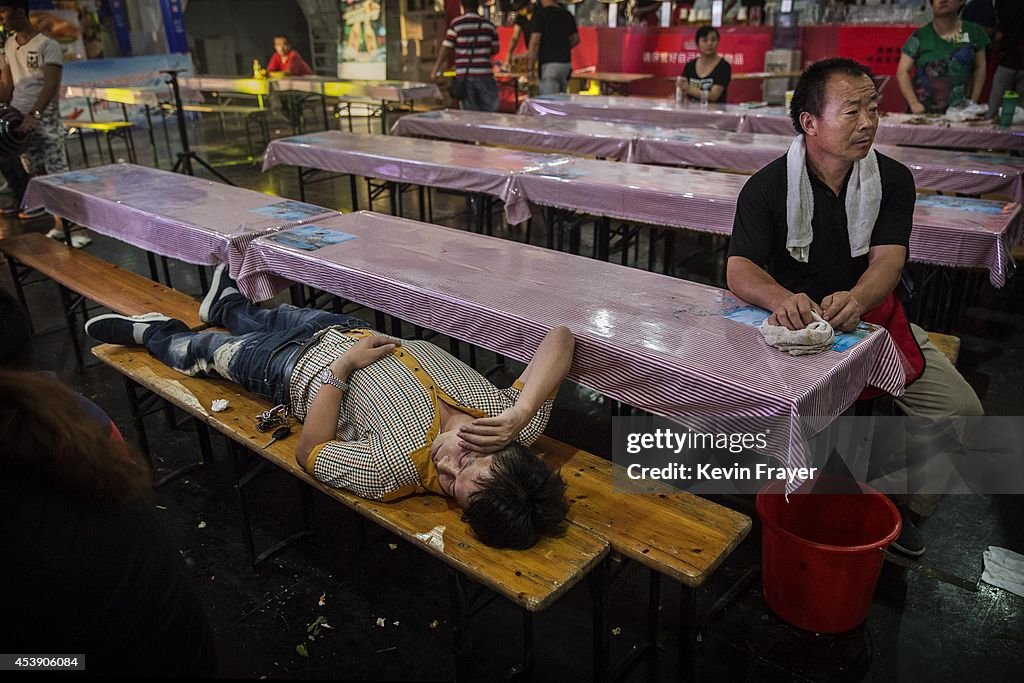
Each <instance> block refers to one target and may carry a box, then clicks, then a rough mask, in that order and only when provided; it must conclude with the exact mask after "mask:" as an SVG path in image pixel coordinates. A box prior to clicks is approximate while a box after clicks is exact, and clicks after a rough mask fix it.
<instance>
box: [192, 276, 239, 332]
mask: <svg viewBox="0 0 1024 683" xmlns="http://www.w3.org/2000/svg"><path fill="white" fill-rule="evenodd" d="M239 293H240V292H239V291H238V284H237V283H236V282H235V281H234V280H232V279H231V278H230V277H229V276H228V266H227V264H226V263H222V264H220V265H219V266H217V269H216V270H214V271H213V281H212V282H211V283H210V291H208V292H207V293H206V297H205V298H204V299H203V303H201V304H200V305H199V319H200V320H202V321H203V322H204V323H208V322H210V313H211V311H212V310H213V305H214V304H216V303H217V302H218V301H220V300H221V299H223V298H224V297H226V296H228V295H229V294H239Z"/></svg>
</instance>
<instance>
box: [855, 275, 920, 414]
mask: <svg viewBox="0 0 1024 683" xmlns="http://www.w3.org/2000/svg"><path fill="white" fill-rule="evenodd" d="M861 320H863V321H864V322H866V323H872V324H874V325H881V326H882V327H884V328H885V329H886V330H887V331H888V332H889V336H890V337H892V340H893V342H895V343H896V348H897V349H899V350H900V355H901V356H902V357H903V372H904V374H905V376H906V383H907V384H910V383H911V382H913V381H914V380H916V379H917V378H918V377H920V376H921V374H922V373H923V372H924V353H922V351H921V347H920V346H918V345H917V340H916V339H914V332H913V330H911V329H910V321H909V320H907V314H906V312H905V311H904V310H903V304H902V303H901V302H900V300H899V297H897V296H896V293H895V292H890V293H889V296H887V297H886V299H885V301H883V302H882V303H881V305H879V306H878V308H876V309H874V310H872V311H868V312H867V313H865V314H864V315H863V316H862V317H861ZM884 395H885V392H884V391H882V390H881V389H878V388H876V387H867V388H866V389H864V391H863V392H861V395H860V396H859V397H857V400H858V401H865V400H869V399H873V398H878V397H879V396H884Z"/></svg>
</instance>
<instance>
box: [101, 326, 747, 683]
mask: <svg viewBox="0 0 1024 683" xmlns="http://www.w3.org/2000/svg"><path fill="white" fill-rule="evenodd" d="M93 353H94V354H95V355H96V356H97V357H98V358H100V360H102V361H103V362H104V363H106V364H108V365H110V366H111V367H113V368H114V369H116V370H117V371H118V372H120V373H122V374H123V375H125V376H127V377H129V378H131V380H133V381H134V382H137V383H139V384H141V385H143V386H144V387H145V388H147V389H149V390H150V391H153V392H154V393H156V394H158V395H160V396H163V397H164V398H166V399H168V400H169V401H171V402H172V403H174V405H176V406H178V407H179V408H181V409H182V410H185V411H186V412H188V413H189V414H191V415H193V416H195V417H197V418H199V419H203V420H206V421H207V423H208V424H209V425H210V426H211V427H213V428H214V429H215V430H217V431H219V432H221V433H223V434H224V435H225V436H227V437H228V438H229V439H230V440H231V441H232V442H233V443H235V444H237V445H238V446H239V447H241V448H242V449H244V450H248V451H251V452H254V453H256V454H258V455H261V456H262V457H263V458H265V459H266V460H268V461H270V462H271V463H273V464H274V465H276V466H277V467H279V468H281V469H284V470H286V471H287V472H289V473H290V474H292V475H293V476H295V477H297V478H298V479H300V480H301V481H303V482H304V483H305V484H309V485H312V486H313V487H315V488H316V489H318V490H320V491H322V492H324V493H326V494H327V495H329V496H331V497H333V498H335V499H336V500H338V501H339V502H341V503H343V504H344V505H346V506H347V507H349V508H351V509H353V510H354V511H356V512H358V513H360V514H361V515H363V516H365V517H367V518H369V519H371V520H373V521H375V522H376V523H378V524H380V525H381V526H383V527H384V528H386V529H388V530H389V531H392V532H394V533H396V534H398V535H400V536H401V537H402V538H405V539H406V540H409V541H410V542H412V543H414V544H415V545H417V546H418V547H421V548H423V549H424V550H426V551H427V552H429V553H431V554H433V555H435V556H437V557H439V558H440V559H442V560H443V561H444V562H446V563H447V564H448V565H449V567H450V568H452V569H454V570H457V571H458V572H460V573H461V574H462V575H465V576H469V577H470V578H472V579H473V580H474V581H476V582H478V583H481V584H483V585H485V586H487V587H488V588H490V589H492V590H493V591H495V592H496V593H498V594H500V595H502V596H504V597H506V598H508V599H509V600H511V601H512V602H514V603H516V604H517V605H519V606H520V607H522V608H523V609H524V610H526V614H527V616H528V615H529V614H531V613H534V612H538V611H540V610H541V609H543V608H545V607H547V606H548V605H549V604H550V603H551V602H553V601H554V600H555V599H557V597H558V596H559V595H561V594H562V592H564V591H565V590H567V589H568V588H569V587H571V585H573V584H574V583H576V582H577V581H578V580H579V579H580V578H582V576H584V575H586V574H588V573H590V584H591V585H590V588H591V597H592V599H593V601H594V622H595V625H594V637H595V649H594V656H595V661H594V667H595V677H596V678H597V679H599V680H602V679H604V678H606V677H607V674H608V670H609V666H608V656H609V647H608V634H609V629H608V627H607V620H606V616H605V604H606V601H607V584H608V575H609V564H608V562H607V561H605V560H604V552H602V551H601V548H602V547H604V546H603V545H602V544H607V546H609V547H610V548H611V549H612V550H614V551H615V552H617V553H619V554H621V555H622V556H623V557H624V558H627V559H628V560H632V561H635V562H637V563H639V564H640V565H641V566H643V567H646V568H648V569H650V570H651V590H652V595H655V596H656V595H657V592H658V587H659V578H660V576H661V575H665V576H667V577H668V578H670V579H672V580H674V581H678V582H679V583H681V584H682V586H683V595H682V599H681V603H680V615H681V618H682V621H681V626H680V629H681V647H680V658H681V659H682V660H684V665H686V666H690V667H692V665H693V661H694V655H695V652H694V648H695V646H696V637H697V622H696V603H695V591H694V590H692V589H695V588H697V587H699V586H700V585H702V584H703V583H704V582H705V581H706V580H707V579H708V578H709V577H710V575H711V574H712V572H714V570H715V569H716V568H717V567H718V566H719V565H720V564H721V563H722V562H723V561H724V559H725V558H726V557H727V556H728V555H729V553H731V552H732V550H733V549H735V547H736V546H737V545H738V544H739V543H740V541H741V540H742V539H743V538H744V537H745V536H746V534H747V532H748V531H749V530H750V525H751V523H750V519H749V517H747V516H745V515H742V514H739V513H737V512H733V511H731V510H728V509H726V508H723V507H722V506H720V505H717V504H715V503H712V502H710V501H707V500H704V499H702V498H699V497H697V496H693V495H690V494H687V493H681V492H677V493H671V494H665V493H661V494H654V495H637V494H632V493H630V494H625V493H616V492H614V491H613V490H612V488H611V480H612V468H613V466H612V464H611V463H609V462H608V461H606V460H603V459H601V458H598V457H596V456H594V455H592V454H590V453H587V452H586V451H582V450H579V449H576V448H573V447H571V446H568V445H566V444H563V443H560V442H558V441H555V440H554V439H550V438H546V437H542V438H541V439H540V440H539V441H538V442H537V444H535V446H534V448H533V450H534V452H536V453H538V455H540V457H542V458H543V459H544V460H545V461H547V462H549V463H550V464H551V465H552V466H554V467H558V468H560V469H561V471H562V475H563V477H564V478H565V479H566V482H567V483H568V486H569V488H568V497H569V500H570V503H571V505H570V512H569V521H570V522H571V524H570V526H569V528H568V531H567V532H566V534H565V535H564V536H563V537H561V538H560V539H547V540H545V541H543V542H542V543H541V544H539V545H538V546H536V547H535V548H534V549H532V550H531V551H528V552H525V553H511V554H508V553H507V552H502V551H496V550H494V549H492V548H487V547H486V546H482V545H481V544H480V543H479V542H478V541H476V540H475V539H474V538H473V537H472V535H471V534H470V532H469V531H468V529H467V527H466V526H465V524H464V523H463V522H462V521H461V515H460V513H459V510H458V509H457V508H455V507H454V506H453V505H452V504H450V503H449V502H448V501H446V500H445V499H443V498H441V497H439V496H412V497H409V498H406V499H403V500H401V501H397V502H394V503H386V504H384V503H377V502H373V501H368V500H365V499H363V498H360V497H358V496H356V495H354V494H351V493H348V492H346V491H341V490H337V489H333V488H330V487H326V486H324V485H322V484H320V483H319V482H317V481H315V480H314V479H312V478H311V477H309V476H308V475H307V474H306V473H305V472H304V471H303V470H302V469H301V468H300V467H299V466H298V464H297V463H296V462H295V458H294V444H295V442H296V439H295V433H296V432H298V430H300V429H301V425H295V426H293V435H292V436H291V437H289V438H288V439H286V440H285V441H283V442H279V443H277V444H274V445H273V446H271V448H269V449H263V448H262V446H263V444H264V443H266V442H267V441H268V440H269V436H268V435H267V434H266V433H262V432H259V431H258V430H256V428H255V420H254V418H255V416H256V415H257V414H259V413H260V412H262V411H263V410H266V409H267V408H268V407H269V406H268V405H267V403H266V402H264V401H262V400H261V399H259V398H257V397H255V396H253V395H251V394H249V393H247V392H245V391H243V390H242V389H241V388H240V387H238V386H237V385H235V384H233V383H230V382H227V381H223V380H211V379H196V378H190V377H186V376H184V375H181V374H179V373H177V372H175V371H173V370H171V369H169V368H167V367H166V366H164V365H163V364H162V363H161V362H160V361H158V360H156V359H154V358H152V357H151V356H150V355H149V354H148V353H147V352H145V351H144V350H142V349H140V348H138V347H117V346H109V345H104V346H100V347H97V348H95V349H93ZM217 398H225V399H227V400H228V401H229V408H228V410H227V411H225V412H223V413H214V412H213V411H212V410H211V408H210V406H211V404H212V401H213V400H214V399H217ZM251 478H252V475H249V474H247V473H244V472H242V473H240V476H239V482H238V484H236V486H237V488H238V491H239V496H240V500H241V501H242V508H243V512H242V517H243V524H244V526H245V535H246V547H247V548H248V550H249V554H250V559H251V560H252V561H253V563H254V564H256V563H258V562H260V561H262V560H263V559H265V558H266V557H267V556H269V555H270V554H272V553H273V552H275V551H276V550H278V549H279V548H280V547H281V546H282V545H283V543H284V542H283V543H281V544H277V545H275V546H274V547H272V548H271V549H269V550H268V551H265V552H264V553H261V554H257V551H256V548H255V546H254V544H253V542H252V540H251V539H252V531H251V526H250V525H249V520H248V511H247V506H246V504H245V494H244V486H245V484H246V483H247V482H248V481H249V480H250V479H251ZM439 526H444V527H445V531H444V536H443V538H444V546H443V548H441V547H437V546H436V545H431V542H430V541H429V540H427V538H428V537H427V536H426V535H427V534H429V533H430V530H432V529H436V528H437V527H439ZM305 533H307V531H303V532H300V533H299V534H296V535H295V536H292V537H290V538H289V539H286V541H285V542H288V541H291V540H294V539H295V538H297V537H300V536H302V535H305ZM417 534H420V535H421V536H417ZM595 539H596V540H597V541H599V544H598V545H597V546H595V545H594V540H595ZM538 554H540V555H542V556H543V557H545V558H547V559H555V560H557V562H556V563H555V567H554V568H553V567H550V566H548V565H547V564H546V563H544V562H541V563H540V564H537V563H538V560H537V556H538ZM492 561H493V562H494V563H497V564H496V565H492ZM563 564H564V566H562V565H563ZM558 567H561V568H558ZM570 570H571V571H570ZM591 570H594V571H593V572H591ZM452 579H453V588H452V590H454V591H455V592H456V594H455V595H453V599H454V598H458V599H457V600H456V602H453V605H463V604H464V603H465V600H464V595H465V589H464V587H461V586H460V585H459V579H458V577H457V576H456V575H452ZM459 596H463V597H459ZM654 600H655V602H656V601H657V598H656V597H655V598H654ZM453 618H455V619H456V621H454V622H453V624H459V623H463V624H464V620H463V621H458V619H459V618H460V617H459V615H458V614H453ZM524 625H525V622H524ZM657 625H658V620H657V611H656V610H655V611H654V612H652V614H650V615H648V634H649V635H648V639H649V640H650V643H649V645H653V643H655V642H656V636H657ZM456 635H457V639H456V640H457V651H459V650H458V648H460V647H461V645H460V644H459V641H458V633H457V634H456ZM524 638H525V642H526V645H527V651H526V654H525V655H524V656H525V657H526V662H527V666H528V665H529V652H530V650H529V648H530V645H529V635H528V631H527V633H526V634H524ZM460 666H461V665H460Z"/></svg>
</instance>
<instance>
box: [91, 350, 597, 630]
mask: <svg viewBox="0 0 1024 683" xmlns="http://www.w3.org/2000/svg"><path fill="white" fill-rule="evenodd" d="M93 354H94V355H95V356H96V357H97V358H99V359H100V360H101V361H103V362H104V363H106V364H107V365H110V366H111V367H113V368H115V369H116V370H117V371H118V372H121V373H123V374H126V375H128V376H129V377H131V378H132V379H133V380H135V381H136V382H138V383H139V384H141V385H143V386H144V387H146V388H147V389H150V390H151V391H154V392H156V393H158V394H159V395H161V396H164V397H166V398H168V399H169V400H171V402H172V403H174V404H175V405H177V406H179V407H181V408H182V409H184V410H185V411H187V412H188V413H190V414H191V415H194V416H196V417H199V418H201V419H205V420H207V422H208V424H210V425H211V426H212V427H213V428H214V429H216V430H217V431H219V432H221V433H223V434H225V435H227V436H228V437H229V438H231V439H232V440H234V441H235V442H237V443H239V444H241V445H243V446H244V447H245V448H247V449H249V450H251V451H253V452H254V453H257V454H258V455H261V456H262V457H264V458H266V459H268V460H270V461H271V462H273V463H274V464H275V465H277V466H278V467H280V468H281V469H283V470H286V471H287V472H289V473H290V474H292V475H293V476H295V477H298V478H299V479H302V480H303V481H305V482H306V483H308V484H310V485H311V486H314V487H316V488H317V489H319V490H320V491H322V492H324V493H325V494H327V495H329V496H331V497H332V498H334V499H335V500H337V501H339V502H341V503H342V504H343V505H345V506H347V507H349V508H350V509H352V510H354V511H356V512H358V513H359V514H362V515H363V516H365V517H368V518H369V519H371V520H373V521H374V522H376V523H377V524H380V525H381V526H383V527H385V528H386V529H388V530H390V531H392V532H394V533H396V534H398V535H399V536H401V537H402V538H403V539H405V540H406V541H408V542H410V543H412V544H413V545H416V546H417V547H419V548H421V549H423V550H425V551H426V552H428V553H430V554H432V555H434V556H435V557H437V558H439V559H441V560H442V561H444V562H445V563H447V564H448V565H450V566H452V567H453V568H455V569H457V570H458V571H460V572H462V573H463V574H466V575H467V576H469V577H471V578H472V579H473V580H474V581H477V582H479V583H481V584H483V585H486V586H487V587H488V588H491V589H492V590H494V591H495V592H497V593H499V594H500V595H503V596H504V597H506V598H508V599H509V600H511V601H512V602H514V603H516V604H517V605H520V606H522V607H524V608H526V609H528V610H530V611H534V612H536V611H540V610H542V609H544V608H545V607H548V606H549V605H550V604H551V603H553V602H554V601H555V600H557V599H558V598H559V597H560V596H561V595H562V594H563V593H565V592H566V591H567V590H568V589H569V588H571V587H572V586H573V585H575V584H576V582H577V581H579V580H580V579H582V578H583V577H585V576H586V575H587V573H588V572H589V571H590V570H591V569H592V568H593V567H594V566H595V565H596V564H597V563H598V562H600V561H601V559H602V558H603V557H604V556H605V555H606V554H607V552H608V544H607V542H606V541H604V540H603V539H600V538H598V537H596V536H594V535H592V534H590V533H588V532H587V531H585V530H584V529H583V528H581V527H580V526H577V525H573V524H570V525H568V526H567V528H566V532H565V533H564V534H563V535H562V536H561V537H559V538H548V539H544V540H542V541H541V542H540V543H538V544H537V545H536V546H534V547H533V548H531V549H529V550H522V551H519V550H496V549H494V548H490V547H488V546H485V545H483V544H482V543H480V542H479V541H478V540H477V539H476V538H475V537H474V536H473V535H472V534H471V532H470V531H469V528H468V526H467V525H466V524H465V523H464V522H463V521H462V514H461V511H460V510H459V509H458V507H456V506H455V505H454V504H453V503H452V502H451V501H449V500H448V499H446V498H443V497H441V496H435V495H420V496H409V497H407V498H404V499H402V500H399V501H395V502H392V503H379V502H375V501H371V500H366V499H364V498H360V497H359V496H356V495H355V494H352V493H349V492H347V491H342V490H339V489H334V488H331V487H328V486H325V485H323V484H321V483H320V482H318V481H316V480H315V479H313V478H312V477H310V476H309V475H308V474H306V473H305V471H303V470H302V469H301V468H300V467H299V466H298V463H297V462H296V461H295V443H296V441H297V436H298V434H299V433H300V431H301V425H294V426H293V432H292V436H290V437H289V438H288V439H286V440H284V441H282V442H279V443H276V444H274V445H273V446H271V447H270V448H269V449H264V448H262V446H263V444H264V443H266V442H267V441H268V440H269V438H270V437H269V435H267V434H265V433H262V432H259V431H258V430H256V427H255V417H256V415H257V414H258V413H260V412H262V411H263V410H265V409H266V408H267V407H268V406H267V404H266V402H265V401H262V400H261V399H259V398H257V397H256V396H254V395H252V394H249V393H248V392H245V391H243V390H242V389H241V388H240V387H239V386H238V385H236V384H234V383H231V382H228V381H226V380H216V379H206V378H204V379H197V378H192V377H186V376H185V375H182V374H180V373H177V372H175V371H174V370H172V369H170V368H168V367H166V366H165V365H163V364H162V363H161V362H160V361H159V360H157V359H155V358H153V357H151V356H150V355H149V354H148V353H147V352H146V351H145V350H144V349H142V348H139V347H124V346H112V345H102V346H98V347H95V348H94V349H93ZM218 398H224V399H227V400H228V401H229V407H228V409H227V410H226V411H224V412H223V413H214V412H213V411H212V409H211V404H212V402H213V401H214V400H215V399H218ZM439 526H443V527H445V529H444V533H443V536H442V539H443V546H442V545H440V544H437V543H432V542H431V541H430V540H427V539H428V535H429V534H430V533H431V531H432V530H433V529H436V528H437V527H439ZM418 534H419V535H420V536H417V535H418Z"/></svg>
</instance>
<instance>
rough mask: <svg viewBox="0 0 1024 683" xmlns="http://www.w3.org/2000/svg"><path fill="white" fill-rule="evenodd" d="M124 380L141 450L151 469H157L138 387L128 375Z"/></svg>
mask: <svg viewBox="0 0 1024 683" xmlns="http://www.w3.org/2000/svg"><path fill="white" fill-rule="evenodd" d="M122 379H124V388H125V393H127V394H128V409H129V411H130V412H131V414H132V421H133V422H134V423H135V435H136V437H137V438H138V439H139V450H140V451H141V452H142V455H143V456H145V458H146V461H147V462H149V466H150V469H155V467H154V464H153V454H152V452H151V451H150V450H149V437H147V436H146V423H145V420H144V418H143V415H142V407H141V406H140V405H139V395H138V394H137V393H135V391H136V387H137V386H138V385H137V384H136V383H135V382H134V381H132V380H131V378H129V377H128V376H126V375H125V376H122Z"/></svg>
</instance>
